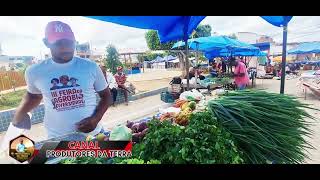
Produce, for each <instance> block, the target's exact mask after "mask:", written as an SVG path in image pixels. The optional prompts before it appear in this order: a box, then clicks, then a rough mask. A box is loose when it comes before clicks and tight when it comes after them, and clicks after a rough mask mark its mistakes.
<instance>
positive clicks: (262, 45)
mask: <svg viewBox="0 0 320 180" xmlns="http://www.w3.org/2000/svg"><path fill="white" fill-rule="evenodd" d="M251 45H253V46H255V47H258V48H259V49H260V51H266V50H269V49H270V43H269V42H263V43H256V44H251Z"/></svg>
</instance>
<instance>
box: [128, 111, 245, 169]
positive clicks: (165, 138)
mask: <svg viewBox="0 0 320 180" xmlns="http://www.w3.org/2000/svg"><path fill="white" fill-rule="evenodd" d="M148 125H149V131H148V134H147V135H146V137H145V138H144V139H143V141H142V142H141V143H140V144H137V145H135V146H136V147H135V148H134V149H133V152H132V154H133V155H134V156H136V157H137V158H139V159H143V160H145V161H148V160H151V159H158V160H160V162H161V163H169V164H211V163H218V164H223V163H227V164H229V163H232V164H239V163H242V162H243V160H242V158H241V152H240V151H239V150H238V149H237V147H236V146H235V143H234V141H233V139H232V137H231V134H230V133H228V132H227V131H225V130H224V129H223V128H222V127H221V126H219V125H218V123H217V120H216V119H215V118H213V117H212V116H211V114H209V113H208V112H198V113H196V114H192V115H191V117H190V123H189V125H188V126H186V127H184V126H178V125H174V124H172V123H170V122H169V121H163V122H160V121H158V120H152V121H150V122H149V124H148Z"/></svg>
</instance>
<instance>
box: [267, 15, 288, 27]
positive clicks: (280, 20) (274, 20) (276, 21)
mask: <svg viewBox="0 0 320 180" xmlns="http://www.w3.org/2000/svg"><path fill="white" fill-rule="evenodd" d="M261 17H262V18H263V19H264V20H266V21H267V22H268V23H270V24H272V25H274V26H278V27H281V26H285V25H287V24H288V22H289V21H290V20H291V19H292V16H261Z"/></svg>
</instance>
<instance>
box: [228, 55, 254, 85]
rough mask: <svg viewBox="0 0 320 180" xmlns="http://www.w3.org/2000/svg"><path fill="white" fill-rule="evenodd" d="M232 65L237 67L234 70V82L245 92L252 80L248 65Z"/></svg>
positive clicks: (237, 63) (237, 62)
mask: <svg viewBox="0 0 320 180" xmlns="http://www.w3.org/2000/svg"><path fill="white" fill-rule="evenodd" d="M232 64H233V65H234V66H235V69H234V81H235V83H236V85H237V88H238V89H239V90H243V89H245V88H246V86H247V85H248V84H249V82H250V79H249V75H248V71H247V68H246V65H245V64H244V63H243V62H241V61H239V60H238V61H233V62H232Z"/></svg>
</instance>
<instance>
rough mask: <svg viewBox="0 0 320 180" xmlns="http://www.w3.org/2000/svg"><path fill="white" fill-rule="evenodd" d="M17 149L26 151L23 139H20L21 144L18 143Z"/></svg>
mask: <svg viewBox="0 0 320 180" xmlns="http://www.w3.org/2000/svg"><path fill="white" fill-rule="evenodd" d="M16 150H17V151H18V152H20V153H22V152H25V150H26V146H25V145H24V144H23V139H20V144H18V145H17V148H16Z"/></svg>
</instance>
